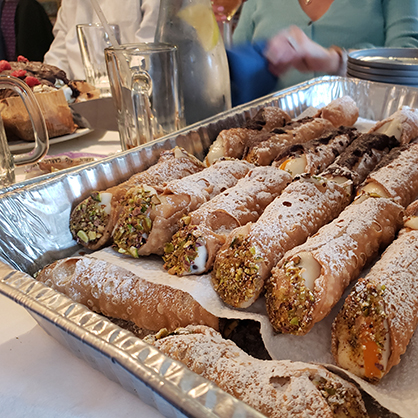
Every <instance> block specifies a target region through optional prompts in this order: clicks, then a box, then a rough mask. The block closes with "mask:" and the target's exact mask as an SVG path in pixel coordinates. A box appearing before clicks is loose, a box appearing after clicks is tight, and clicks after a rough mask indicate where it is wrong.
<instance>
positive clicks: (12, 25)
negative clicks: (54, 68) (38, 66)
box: [0, 0, 54, 61]
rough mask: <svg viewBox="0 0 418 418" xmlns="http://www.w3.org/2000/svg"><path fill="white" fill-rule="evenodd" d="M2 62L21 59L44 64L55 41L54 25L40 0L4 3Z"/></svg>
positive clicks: (0, 40)
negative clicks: (21, 57) (46, 54)
mask: <svg viewBox="0 0 418 418" xmlns="http://www.w3.org/2000/svg"><path fill="white" fill-rule="evenodd" d="M0 13H1V17H0V29H1V31H0V59H1V60H6V61H16V59H17V57H18V56H19V55H22V56H24V57H25V58H27V59H28V60H30V61H43V58H44V55H45V53H46V51H48V49H49V47H50V45H51V42H52V41H53V40H54V36H53V34H52V24H51V21H50V20H49V17H48V15H47V13H46V11H45V9H44V8H43V6H42V5H41V4H40V3H38V2H37V1H36V0H0Z"/></svg>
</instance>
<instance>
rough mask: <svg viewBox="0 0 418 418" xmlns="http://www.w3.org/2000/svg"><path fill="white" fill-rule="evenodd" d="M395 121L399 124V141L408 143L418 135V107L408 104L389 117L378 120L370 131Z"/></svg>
mask: <svg viewBox="0 0 418 418" xmlns="http://www.w3.org/2000/svg"><path fill="white" fill-rule="evenodd" d="M394 121H395V122H396V121H397V122H398V124H399V125H398V129H399V131H400V135H399V142H400V143H401V144H408V143H410V142H411V141H413V140H414V139H415V138H417V137H418V109H414V108H411V107H408V106H403V107H402V108H400V109H399V110H397V111H396V112H395V113H393V114H392V115H390V116H389V117H388V118H386V119H383V120H381V121H379V122H377V123H376V125H375V126H373V127H372V128H371V129H370V131H369V133H373V132H376V131H378V130H379V129H380V128H382V127H383V126H384V125H386V124H389V123H391V122H394Z"/></svg>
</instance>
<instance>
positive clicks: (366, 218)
mask: <svg viewBox="0 0 418 418" xmlns="http://www.w3.org/2000/svg"><path fill="white" fill-rule="evenodd" d="M402 216H403V208H402V206H400V205H398V204H397V203H395V202H393V201H392V200H390V199H385V198H368V199H366V200H365V201H363V202H361V203H358V204H351V205H349V206H348V207H347V208H346V209H345V210H344V211H343V212H342V213H341V214H340V215H339V216H338V218H336V219H334V220H333V221H332V222H331V223H329V224H327V225H325V226H323V227H322V228H321V229H320V230H319V231H318V232H317V233H316V234H315V235H314V236H312V237H311V238H309V239H308V240H307V241H306V242H305V243H304V244H302V245H300V246H298V247H295V248H293V249H292V250H290V251H289V252H287V253H286V254H285V255H284V257H283V258H282V259H281V260H280V262H279V263H278V265H277V266H276V267H275V268H274V269H273V271H272V278H271V280H270V282H269V286H268V292H267V294H266V298H267V306H268V313H269V317H270V321H271V323H272V324H273V327H275V328H276V331H280V329H278V326H277V324H276V321H275V314H276V309H278V307H277V306H275V303H276V300H278V299H280V295H279V294H277V295H276V294H275V292H280V289H281V284H282V283H281V282H282V281H284V282H286V281H288V280H289V278H288V277H287V276H286V274H285V272H284V268H283V267H284V264H285V263H286V262H287V261H289V260H291V259H292V258H294V257H295V256H297V255H298V254H299V253H302V252H308V253H310V254H311V255H312V256H313V258H314V259H315V260H316V261H317V262H318V263H319V265H320V266H321V273H320V276H319V277H318V278H317V279H316V280H315V284H314V291H313V293H314V298H315V301H314V303H313V305H312V307H311V308H310V310H309V312H308V313H307V318H308V320H307V324H305V325H304V327H303V330H300V332H299V334H302V335H303V334H306V333H307V332H308V331H309V330H310V329H311V328H312V327H313V325H314V324H315V323H316V322H319V321H321V320H322V319H323V318H325V317H326V316H327V315H328V314H329V312H330V311H331V309H332V308H333V307H334V306H335V304H336V303H337V302H338V301H339V299H340V298H341V296H342V294H343V292H344V290H345V289H346V288H347V286H348V284H349V283H350V282H351V281H352V280H353V279H355V278H357V276H358V274H359V273H360V271H361V270H362V269H363V267H364V266H365V265H366V264H367V263H368V262H370V261H371V260H372V259H373V258H374V257H376V256H377V254H378V253H379V250H381V249H382V248H384V247H386V246H387V245H389V244H390V243H391V242H392V240H393V239H394V237H395V234H396V232H397V231H398V230H399V228H400V227H401V224H402Z"/></svg>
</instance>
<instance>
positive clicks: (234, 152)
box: [205, 107, 291, 166]
mask: <svg viewBox="0 0 418 418" xmlns="http://www.w3.org/2000/svg"><path fill="white" fill-rule="evenodd" d="M290 120H291V119H290V116H289V115H288V114H287V113H286V112H285V111H284V110H282V109H279V108H278V107H264V108H262V109H260V110H259V111H258V112H257V113H256V114H255V116H254V117H253V118H252V119H250V120H249V121H248V122H247V123H246V124H245V125H244V126H243V127H242V128H230V129H224V130H223V131H221V132H220V133H219V135H218V137H217V138H216V140H215V141H214V142H213V144H212V145H211V146H210V148H209V151H208V154H207V155H206V158H205V163H206V165H207V166H210V165H211V164H213V163H214V161H215V160H217V159H219V158H221V157H229V158H242V155H243V153H244V149H245V147H246V145H247V143H248V142H249V141H250V140H251V139H252V138H254V137H256V136H258V135H259V134H260V132H270V131H272V130H273V129H275V128H281V127H282V126H284V125H285V124H286V123H288V122H290Z"/></svg>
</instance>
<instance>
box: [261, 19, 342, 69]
mask: <svg viewBox="0 0 418 418" xmlns="http://www.w3.org/2000/svg"><path fill="white" fill-rule="evenodd" d="M264 55H265V56H266V58H267V60H268V61H269V70H270V71H271V72H272V73H273V74H274V75H276V76H280V75H281V74H284V73H285V72H286V71H287V70H289V69H290V68H292V67H293V68H296V69H297V70H299V71H301V72H311V71H318V72H323V73H327V74H338V73H339V72H340V67H341V55H340V54H339V53H338V52H337V51H336V49H334V48H329V49H326V48H324V47H322V46H321V45H319V44H317V43H316V42H314V41H312V40H311V39H310V38H308V36H306V34H305V32H303V31H302V29H300V28H299V27H297V26H290V27H289V28H287V29H285V30H283V31H281V32H279V33H278V34H277V35H275V36H274V37H273V38H272V39H271V40H270V41H269V42H268V44H267V48H266V50H265V52H264Z"/></svg>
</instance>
